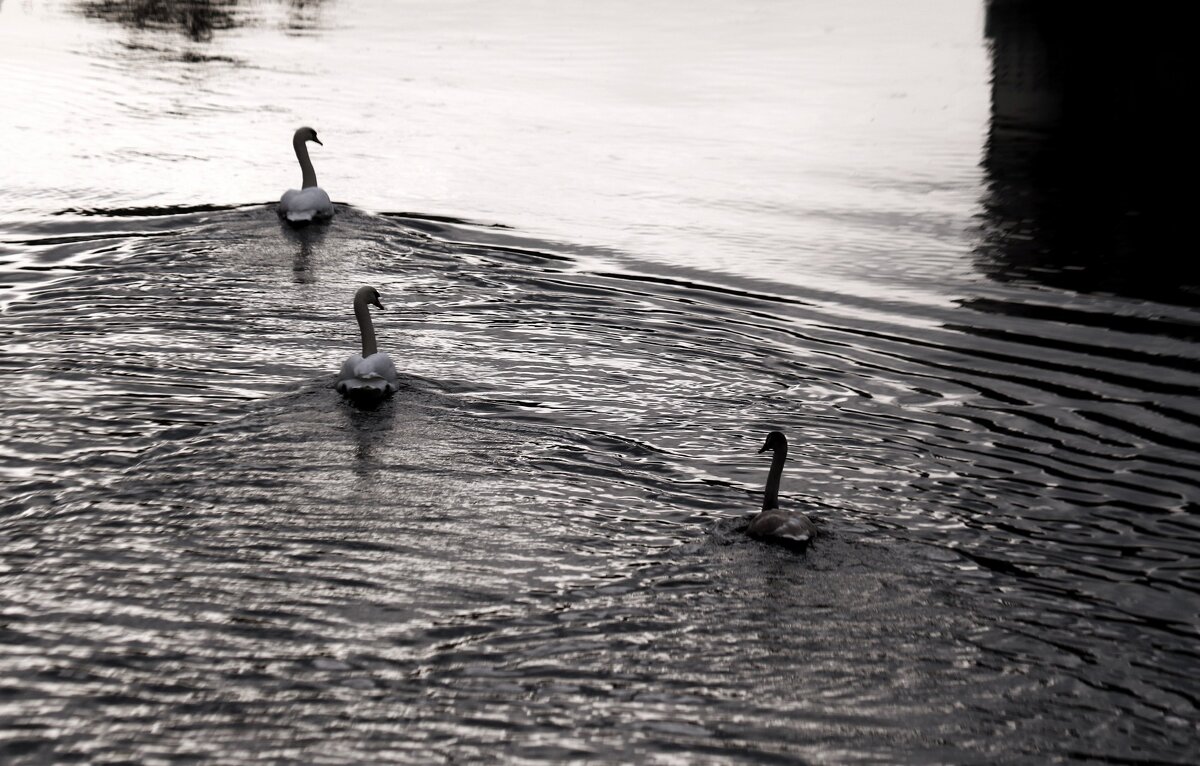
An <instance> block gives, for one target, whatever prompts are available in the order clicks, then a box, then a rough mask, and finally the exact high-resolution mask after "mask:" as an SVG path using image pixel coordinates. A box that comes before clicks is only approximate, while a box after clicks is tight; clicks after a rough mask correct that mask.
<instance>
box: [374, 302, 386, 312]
mask: <svg viewBox="0 0 1200 766" xmlns="http://www.w3.org/2000/svg"><path fill="white" fill-rule="evenodd" d="M375 307H376V308H378V309H379V310H380V311H387V309H385V308H384V307H383V304H382V303H380V302H379V301H375Z"/></svg>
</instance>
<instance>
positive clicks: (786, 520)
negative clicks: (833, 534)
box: [746, 510, 817, 544]
mask: <svg viewBox="0 0 1200 766" xmlns="http://www.w3.org/2000/svg"><path fill="white" fill-rule="evenodd" d="M746 531H747V532H748V533H749V534H751V535H753V536H754V537H759V538H763V539H767V540H786V541H788V542H792V543H798V544H803V543H807V542H808V541H810V540H812V539H813V537H815V536H816V532H817V528H816V527H815V526H814V525H813V523H812V522H811V521H809V519H808V517H807V516H805V515H804V514H802V513H788V512H787V511H779V510H772V511H763V512H762V513H760V514H758V515H757V516H755V517H754V519H753V520H752V521H751V522H750V527H749V529H747V530H746Z"/></svg>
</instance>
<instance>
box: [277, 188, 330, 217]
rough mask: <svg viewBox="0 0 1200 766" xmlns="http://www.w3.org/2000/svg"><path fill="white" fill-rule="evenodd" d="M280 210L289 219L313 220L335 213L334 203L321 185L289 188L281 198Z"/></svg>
mask: <svg viewBox="0 0 1200 766" xmlns="http://www.w3.org/2000/svg"><path fill="white" fill-rule="evenodd" d="M279 212H280V213H282V214H283V215H284V216H285V217H286V218H287V219H288V220H289V221H311V220H313V219H314V218H328V217H329V216H331V215H333V203H332V202H330V201H329V195H328V194H326V193H325V190H324V189H322V188H321V187H319V186H310V187H308V188H307V189H288V190H287V191H285V192H284V193H283V196H282V197H280V198H279Z"/></svg>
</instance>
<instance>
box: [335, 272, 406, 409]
mask: <svg viewBox="0 0 1200 766" xmlns="http://www.w3.org/2000/svg"><path fill="white" fill-rule="evenodd" d="M372 305H373V306H376V307H378V308H379V309H381V310H382V309H383V304H382V303H380V302H379V291H378V290H376V289H375V288H374V287H360V288H358V291H357V292H355V293H354V317H355V318H356V319H357V320H358V329H359V332H360V333H362V354H354V355H353V356H351V357H350V358H349V359H347V360H346V361H344V362H342V371H341V372H340V373H339V374H338V382H337V390H338V393H340V394H342V395H343V396H345V397H346V398H347V399H350V400H351V401H355V402H362V403H368V404H370V403H374V402H378V401H381V400H383V399H386V398H387V397H389V396H391V395H392V394H393V393H395V392H396V388H397V382H396V366H395V365H394V364H392V360H391V358H390V357H389V356H388V355H387V354H385V353H383V352H381V351H380V350H379V349H378V348H377V347H376V345H375V326H374V325H373V324H371V310H370V308H368V307H369V306H372Z"/></svg>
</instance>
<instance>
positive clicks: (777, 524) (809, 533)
mask: <svg viewBox="0 0 1200 766" xmlns="http://www.w3.org/2000/svg"><path fill="white" fill-rule="evenodd" d="M787 447H788V445H787V437H785V436H784V435H783V434H782V433H780V432H779V431H772V432H771V433H769V434H767V440H766V441H765V442H764V443H763V446H762V449H760V450H759V451H758V454H760V455H761V454H762V453H764V452H766V451H767V450H771V451H772V452H773V453H774V454H773V455H772V456H771V472H770V473H769V474H767V490H766V492H765V493H764V496H763V507H762V511H760V512H759V513H758V515H756V516H755V517H754V518H753V519H751V520H750V526H749V528H747V529H746V534H748V535H750V536H751V537H757V538H759V539H760V540H766V541H768V542H772V543H781V544H783V545H788V546H791V547H795V548H803V547H804V546H806V545H808V543H809V541H810V540H812V539H813V538H814V537H816V536H817V527H816V525H815V524H813V523H812V521H810V520H809V518H808V517H807V516H805V515H804V514H803V513H800V512H799V511H785V510H782V509H781V508H780V507H779V480H780V478H782V477H783V461H784V460H786V459H787Z"/></svg>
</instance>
